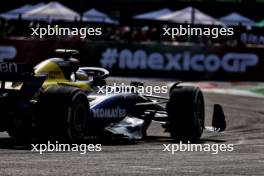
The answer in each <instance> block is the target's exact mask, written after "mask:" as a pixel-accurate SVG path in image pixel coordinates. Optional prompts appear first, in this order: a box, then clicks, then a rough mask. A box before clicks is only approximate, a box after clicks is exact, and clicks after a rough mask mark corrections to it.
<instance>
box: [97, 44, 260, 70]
mask: <svg viewBox="0 0 264 176" xmlns="http://www.w3.org/2000/svg"><path fill="white" fill-rule="evenodd" d="M258 61H259V58H258V56H257V55H256V54H253V53H233V52H230V53H226V54H224V55H223V56H219V55H218V54H214V53H208V54H204V53H196V54H193V53H191V52H189V51H183V52H179V53H160V52H152V53H147V52H146V51H144V50H136V51H131V50H129V49H123V50H121V51H119V52H118V50H117V49H115V48H114V49H112V48H109V49H107V50H106V51H105V52H104V53H103V54H102V58H101V61H100V62H101V64H102V66H103V67H105V68H112V67H113V66H115V65H117V66H118V68H120V69H129V70H137V69H141V70H145V69H150V70H161V71H172V70H176V71H195V72H205V71H207V72H218V71H221V70H223V71H225V72H229V73H243V72H246V71H247V69H248V68H249V67H254V66H256V65H257V64H258Z"/></svg>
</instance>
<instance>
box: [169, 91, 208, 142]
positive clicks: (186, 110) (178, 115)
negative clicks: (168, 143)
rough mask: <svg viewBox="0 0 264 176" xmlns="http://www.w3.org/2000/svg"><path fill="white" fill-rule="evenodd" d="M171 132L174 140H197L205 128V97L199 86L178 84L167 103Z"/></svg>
mask: <svg viewBox="0 0 264 176" xmlns="http://www.w3.org/2000/svg"><path fill="white" fill-rule="evenodd" d="M166 110H167V113H168V117H169V125H168V128H169V132H170V135H171V137H172V139H173V140H174V141H185V142H187V141H196V140H198V139H199V138H200V137H201V135H202V133H203V129H204V98H203V94H202V92H201V90H200V89H199V88H198V87H191V86H184V87H182V86H178V87H175V88H173V89H172V90H171V92H170V100H169V102H168V103H167V105H166Z"/></svg>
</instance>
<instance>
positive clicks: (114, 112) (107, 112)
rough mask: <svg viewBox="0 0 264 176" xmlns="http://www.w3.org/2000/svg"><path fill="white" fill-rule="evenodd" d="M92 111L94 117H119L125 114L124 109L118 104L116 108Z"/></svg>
mask: <svg viewBox="0 0 264 176" xmlns="http://www.w3.org/2000/svg"><path fill="white" fill-rule="evenodd" d="M92 111H93V115H94V118H121V117H124V116H125V115H126V114H127V112H126V109H122V108H120V107H119V106H118V107H117V108H99V109H93V110H92Z"/></svg>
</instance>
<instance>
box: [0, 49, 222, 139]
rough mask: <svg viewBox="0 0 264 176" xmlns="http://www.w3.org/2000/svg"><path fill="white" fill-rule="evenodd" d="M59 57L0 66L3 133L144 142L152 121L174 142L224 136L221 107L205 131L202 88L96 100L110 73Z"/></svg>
mask: <svg viewBox="0 0 264 176" xmlns="http://www.w3.org/2000/svg"><path fill="white" fill-rule="evenodd" d="M57 52H58V53H61V54H63V55H64V56H63V57H61V58H50V59H47V60H44V61H43V62H41V63H39V64H38V65H37V66H35V67H34V69H32V68H30V69H28V68H27V67H26V66H27V65H21V64H18V63H12V62H2V63H0V81H1V82H0V83H1V88H0V108H1V116H0V131H7V132H8V134H9V135H10V136H11V137H15V138H20V139H31V138H34V139H56V140H67V141H69V142H79V141H81V140H83V139H84V138H87V137H89V136H90V137H98V138H99V137H106V136H107V137H109V136H111V137H125V138H129V139H143V138H144V137H145V136H146V134H147V133H146V131H147V129H148V127H149V125H150V123H151V122H152V121H153V120H154V121H158V122H160V123H161V124H162V126H163V127H164V128H165V132H169V133H170V136H171V137H172V139H173V140H175V141H180V140H182V141H187V140H188V141H195V140H198V139H199V138H200V137H201V135H202V133H203V130H204V129H208V130H210V131H218V132H220V131H223V130H225V127H226V124H225V118H224V114H223V111H222V108H221V106H220V105H215V111H214V115H213V120H212V121H213V124H212V127H205V125H204V123H205V112H204V111H205V110H204V109H205V107H204V106H205V105H204V97H203V94H202V92H201V90H200V89H199V88H198V87H191V86H181V84H179V83H177V82H176V83H175V84H173V86H171V87H170V90H169V97H162V96H156V95H145V94H140V93H138V92H130V93H118V94H107V95H106V94H98V91H97V90H98V87H100V86H101V87H104V85H106V81H105V79H106V78H107V77H108V76H109V72H108V71H107V70H105V69H103V68H96V67H79V61H78V60H77V59H74V58H73V57H71V56H72V55H73V54H74V53H76V52H77V51H74V50H66V49H59V50H57ZM131 85H133V86H135V87H137V86H139V85H140V86H143V83H140V82H132V83H131Z"/></svg>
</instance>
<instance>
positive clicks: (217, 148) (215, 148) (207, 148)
mask: <svg viewBox="0 0 264 176" xmlns="http://www.w3.org/2000/svg"><path fill="white" fill-rule="evenodd" d="M163 147H164V148H163V152H169V153H171V154H173V155H174V154H175V153H176V152H210V153H211V154H218V153H219V152H232V151H234V144H191V143H190V141H188V143H183V142H182V141H180V143H179V144H163Z"/></svg>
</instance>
